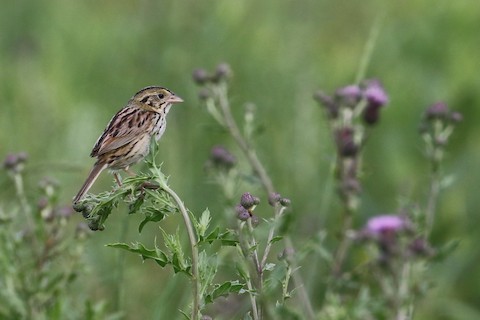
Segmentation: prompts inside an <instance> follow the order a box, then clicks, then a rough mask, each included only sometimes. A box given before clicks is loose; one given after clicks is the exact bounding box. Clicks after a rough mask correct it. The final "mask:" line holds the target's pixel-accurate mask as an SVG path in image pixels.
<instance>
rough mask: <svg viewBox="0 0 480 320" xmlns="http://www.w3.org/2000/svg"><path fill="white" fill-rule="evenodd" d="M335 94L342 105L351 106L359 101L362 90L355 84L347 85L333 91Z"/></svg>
mask: <svg viewBox="0 0 480 320" xmlns="http://www.w3.org/2000/svg"><path fill="white" fill-rule="evenodd" d="M335 96H336V97H337V99H338V100H339V101H340V103H341V104H342V105H344V106H346V107H349V108H353V107H355V106H356V105H357V104H358V103H359V102H360V100H361V98H362V91H361V90H360V87H359V86H357V85H349V86H346V87H343V88H340V89H338V90H337V91H336V92H335Z"/></svg>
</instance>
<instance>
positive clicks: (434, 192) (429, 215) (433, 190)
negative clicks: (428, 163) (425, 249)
mask: <svg viewBox="0 0 480 320" xmlns="http://www.w3.org/2000/svg"><path fill="white" fill-rule="evenodd" d="M435 151H436V150H434V152H435ZM440 180H441V177H440V164H439V163H438V162H437V161H436V160H435V159H432V170H431V178H430V191H429V194H428V200H427V208H426V212H425V218H426V221H425V233H426V235H427V237H428V236H429V234H430V232H431V231H432V228H433V221H434V218H435V211H436V208H437V201H438V195H439V193H440V188H441V181H440Z"/></svg>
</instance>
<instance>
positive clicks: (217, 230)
mask: <svg viewBox="0 0 480 320" xmlns="http://www.w3.org/2000/svg"><path fill="white" fill-rule="evenodd" d="M219 233H220V228H219V227H216V228H215V229H214V230H213V231H212V232H210V233H209V234H208V235H207V236H206V237H204V238H203V239H202V240H203V241H204V242H208V243H212V242H213V241H215V240H217V239H218V234H219Z"/></svg>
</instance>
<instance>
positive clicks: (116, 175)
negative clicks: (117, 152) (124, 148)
mask: <svg viewBox="0 0 480 320" xmlns="http://www.w3.org/2000/svg"><path fill="white" fill-rule="evenodd" d="M113 177H114V178H115V181H116V182H117V184H118V186H119V187H121V186H122V178H121V177H120V175H119V174H118V172H114V173H113Z"/></svg>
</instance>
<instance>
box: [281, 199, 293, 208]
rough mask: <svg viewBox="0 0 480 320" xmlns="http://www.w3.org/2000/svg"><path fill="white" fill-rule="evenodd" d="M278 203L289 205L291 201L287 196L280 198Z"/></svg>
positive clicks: (283, 205)
mask: <svg viewBox="0 0 480 320" xmlns="http://www.w3.org/2000/svg"><path fill="white" fill-rule="evenodd" d="M279 203H280V205H281V206H282V207H290V205H291V204H292V202H291V201H290V199H288V198H281V199H280V201H279Z"/></svg>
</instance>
